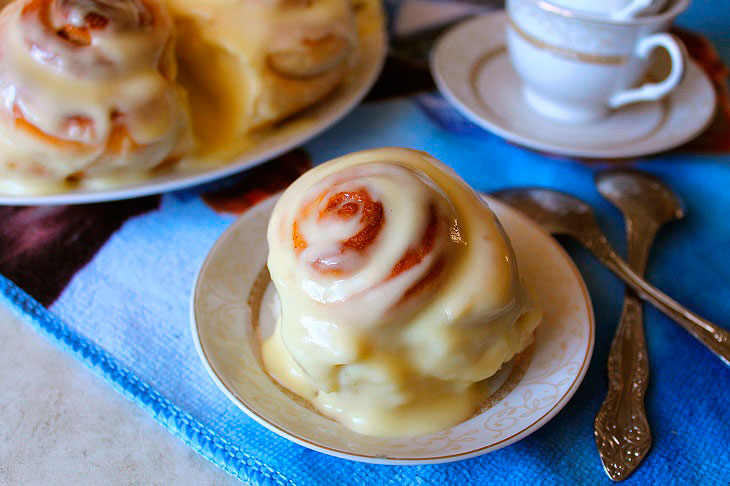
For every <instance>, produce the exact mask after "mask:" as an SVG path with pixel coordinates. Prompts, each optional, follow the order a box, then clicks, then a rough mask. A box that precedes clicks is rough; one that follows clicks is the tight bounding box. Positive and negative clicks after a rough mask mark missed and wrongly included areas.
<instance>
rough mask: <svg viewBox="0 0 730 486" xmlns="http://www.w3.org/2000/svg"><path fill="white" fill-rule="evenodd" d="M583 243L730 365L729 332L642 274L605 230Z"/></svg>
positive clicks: (642, 295)
mask: <svg viewBox="0 0 730 486" xmlns="http://www.w3.org/2000/svg"><path fill="white" fill-rule="evenodd" d="M583 244H584V245H585V246H586V247H587V248H588V249H589V250H591V251H592V252H593V253H594V255H596V257H598V259H599V260H601V262H603V264H604V265H606V266H607V267H608V268H609V269H611V270H612V271H613V272H614V273H615V274H616V275H617V276H618V277H619V278H620V279H621V280H622V281H623V282H624V283H625V284H626V285H628V286H629V287H631V288H632V289H633V290H634V291H635V292H636V293H637V294H638V295H639V297H641V298H642V299H644V300H646V301H647V302H649V303H650V304H651V305H653V306H654V307H656V308H657V309H659V310H660V311H662V312H663V313H664V314H666V315H667V316H669V317H670V318H672V319H673V320H674V321H675V322H676V323H677V324H679V325H680V326H682V327H683V328H684V329H685V330H686V331H687V332H689V333H690V334H692V335H693V336H694V337H695V338H697V339H698V340H699V341H700V342H701V343H702V344H704V345H705V346H707V347H708V348H709V349H710V351H712V352H713V353H715V354H716V355H717V357H719V358H720V359H721V360H723V361H724V362H725V364H726V365H728V366H730V332H728V331H727V330H726V329H723V328H721V327H719V326H716V325H715V324H713V323H711V322H710V321H708V320H707V319H704V318H702V317H700V316H698V315H697V314H695V313H694V312H692V311H691V310H689V309H687V308H685V307H684V306H682V305H681V304H680V303H678V302H677V301H675V300H674V299H672V298H671V297H669V296H668V295H667V294H665V293H664V292H662V291H661V290H659V289H657V288H656V287H654V286H653V285H652V284H650V283H649V282H647V281H646V280H644V279H643V278H641V276H640V275H639V274H637V273H636V272H635V271H634V270H633V269H632V268H631V267H630V266H629V264H628V263H626V261H624V259H623V258H621V257H620V256H618V255H617V254H616V252H615V251H613V249H612V248H611V245H610V244H609V243H608V240H607V239H606V237H605V236H603V234H598V235H594V236H593V237H590V238H588V239H585V240H583Z"/></svg>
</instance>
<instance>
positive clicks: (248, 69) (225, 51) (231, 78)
mask: <svg viewBox="0 0 730 486" xmlns="http://www.w3.org/2000/svg"><path fill="white" fill-rule="evenodd" d="M168 3H169V5H170V9H171V10H172V13H173V16H174V17H175V23H176V26H177V30H178V32H179V38H178V48H177V53H178V58H179V60H180V65H181V82H182V84H183V85H184V86H185V87H186V88H188V91H189V92H190V97H191V104H192V106H193V113H194V114H195V119H194V128H195V134H196V137H197V138H199V139H200V140H201V141H202V143H203V147H206V145H207V148H210V147H214V148H215V147H231V146H235V141H236V140H240V139H241V137H242V135H245V134H247V133H249V132H250V131H251V130H254V129H257V128H262V127H266V126H270V125H271V124H273V123H275V122H277V121H280V120H282V119H284V118H287V117H289V116H291V115H293V114H295V113H297V112H299V111H300V110H302V109H304V108H306V107H309V106H311V105H312V104H314V103H315V102H317V101H319V100H320V99H322V98H323V97H324V96H326V95H327V94H328V93H330V92H331V91H332V90H333V89H334V88H335V87H337V86H338V85H339V84H340V83H341V82H342V80H343V78H344V76H345V74H346V73H347V71H348V68H349V67H350V65H351V64H352V62H353V60H354V59H355V52H356V47H355V46H356V42H357V29H356V26H355V17H354V13H353V9H352V6H351V4H350V3H349V0H246V1H241V0H168ZM232 141H234V143H233V145H232Z"/></svg>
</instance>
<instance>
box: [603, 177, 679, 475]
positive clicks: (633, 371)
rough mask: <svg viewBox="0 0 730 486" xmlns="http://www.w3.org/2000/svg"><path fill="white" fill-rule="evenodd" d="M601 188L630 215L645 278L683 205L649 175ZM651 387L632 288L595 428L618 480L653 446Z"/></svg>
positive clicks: (631, 258) (635, 263) (607, 466)
mask: <svg viewBox="0 0 730 486" xmlns="http://www.w3.org/2000/svg"><path fill="white" fill-rule="evenodd" d="M596 186H597V187H598V192H599V193H601V195H602V196H603V197H605V198H606V199H608V200H609V201H611V202H612V203H613V204H614V206H616V207H618V209H620V210H621V213H622V214H623V215H624V221H625V224H626V239H627V243H628V262H629V265H631V267H632V268H633V269H634V270H635V271H636V273H637V274H639V275H643V274H644V270H645V268H646V261H647V259H648V257H649V250H650V248H651V244H652V242H653V241H654V237H655V236H656V233H657V231H658V230H659V228H660V227H661V226H662V225H664V224H665V223H668V222H670V221H674V220H677V219H681V218H682V217H683V216H684V211H683V210H682V203H681V201H680V200H679V198H678V197H677V196H676V195H675V194H674V193H673V192H672V190H671V189H670V188H669V187H667V186H666V185H665V184H664V183H663V182H662V181H660V180H659V179H657V178H655V177H654V176H652V175H649V174H647V173H645V172H638V171H632V170H615V171H608V172H603V173H600V174H598V175H597V176H596ZM648 384H649V356H648V354H647V349H646V341H645V340H644V325H643V312H642V304H641V301H640V300H639V298H638V297H637V296H636V294H635V293H634V292H633V291H632V290H631V289H628V288H627V289H626V296H625V298H624V306H623V310H622V311H621V319H620V320H619V324H618V328H617V329H616V334H615V336H614V338H613V342H612V343H611V350H610V352H609V354H608V394H607V396H606V399H605V400H604V402H603V405H601V408H600V410H599V411H598V414H597V415H596V420H595V422H594V424H593V435H594V436H595V439H596V446H597V447H598V454H599V455H600V457H601V463H603V469H604V470H605V471H606V474H608V476H609V477H610V478H611V479H612V480H613V481H623V480H624V479H626V478H627V477H629V476H630V475H631V473H633V472H634V470H635V469H636V468H637V467H638V466H639V464H640V463H641V461H642V460H643V459H644V456H646V454H647V452H649V448H650V447H651V429H650V428H649V421H648V420H647V418H646V410H645V408H644V396H645V393H646V387H647V385H648Z"/></svg>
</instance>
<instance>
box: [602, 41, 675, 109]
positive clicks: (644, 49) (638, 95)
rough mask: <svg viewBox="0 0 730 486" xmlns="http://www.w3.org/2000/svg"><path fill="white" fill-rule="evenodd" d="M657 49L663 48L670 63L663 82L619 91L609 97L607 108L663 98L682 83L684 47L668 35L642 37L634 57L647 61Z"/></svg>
mask: <svg viewBox="0 0 730 486" xmlns="http://www.w3.org/2000/svg"><path fill="white" fill-rule="evenodd" d="M657 47H663V48H664V49H666V50H667V52H668V53H669V58H670V59H671V61H672V70H671V71H670V73H669V76H667V77H666V78H665V79H664V80H663V81H659V82H658V83H646V84H643V85H641V86H639V87H638V88H633V89H625V90H621V91H619V92H618V93H615V94H614V95H613V96H611V99H610V100H608V106H610V107H611V108H620V107H622V106H624V105H628V104H629V103H635V102H637V101H654V100H658V99H661V98H663V97H664V96H665V95H666V94H668V93H669V92H670V91H672V90H673V89H674V88H676V87H677V85H678V84H679V83H680V81H682V77H683V76H684V46H683V45H682V44H681V42H680V41H679V40H678V39H677V38H676V37H674V36H673V35H670V34H653V35H650V36H648V37H644V38H643V39H641V40H640V41H639V43H638V44H637V45H636V55H637V56H638V57H639V58H641V59H647V58H648V57H649V54H651V52H652V51H653V50H654V49H656V48H657Z"/></svg>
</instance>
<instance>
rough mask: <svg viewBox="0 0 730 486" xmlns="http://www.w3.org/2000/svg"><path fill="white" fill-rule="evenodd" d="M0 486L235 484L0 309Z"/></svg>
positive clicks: (25, 325) (147, 416) (68, 356)
mask: <svg viewBox="0 0 730 486" xmlns="http://www.w3.org/2000/svg"><path fill="white" fill-rule="evenodd" d="M0 343H12V346H3V350H2V352H1V353H0V390H2V392H0V416H2V420H0V485H5V484H7V485H20V484H27V485H32V484H74V485H85V484H93V485H96V484H144V485H156V484H160V485H162V484H175V485H187V484H191V485H192V484H195V485H198V484H206V485H215V486H218V485H221V486H223V485H239V484H241V483H240V482H238V481H237V480H236V479H235V478H233V477H232V476H229V475H228V474H227V473H225V472H224V471H223V470H221V469H219V468H217V467H216V466H214V465H213V464H212V463H210V462H208V461H207V460H205V459H204V458H203V457H201V456H200V455H198V454H197V453H196V452H194V451H193V450H192V449H190V448H189V447H188V446H186V445H185V444H184V443H183V442H181V441H180V440H179V439H177V438H175V437H173V436H172V435H171V434H170V433H169V432H168V431H166V430H165V429H164V428H163V427H162V426H160V425H159V424H158V423H157V422H155V421H154V420H153V419H152V417H150V416H149V415H147V414H146V413H145V412H144V411H143V410H142V409H140V408H139V407H138V406H136V405H135V404H133V403H132V402H129V401H127V399H125V398H124V397H122V396H121V395H119V394H118V393H115V392H114V391H112V390H111V388H109V385H107V384H106V383H105V382H103V381H102V380H101V379H99V378H98V377H96V376H94V374H92V373H91V371H90V370H89V369H88V368H86V367H85V366H84V365H82V364H81V363H79V362H77V361H75V360H74V359H73V358H72V357H71V356H70V355H68V354H66V353H65V352H64V351H61V350H59V349H58V348H56V347H55V346H53V345H52V344H51V343H50V342H48V341H47V340H46V339H45V338H44V337H43V336H41V335H40V334H38V333H36V332H35V331H34V330H33V329H31V327H30V326H28V325H27V324H25V323H23V322H22V321H20V319H19V318H18V317H16V316H15V314H13V313H12V312H11V311H10V310H8V309H7V308H6V307H5V306H3V305H0Z"/></svg>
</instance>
